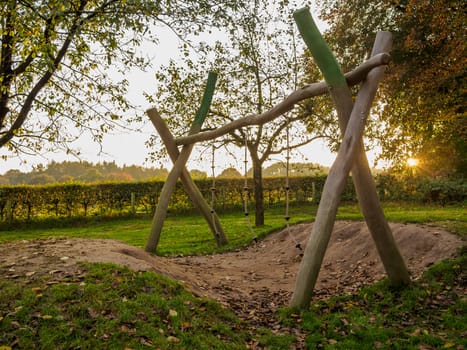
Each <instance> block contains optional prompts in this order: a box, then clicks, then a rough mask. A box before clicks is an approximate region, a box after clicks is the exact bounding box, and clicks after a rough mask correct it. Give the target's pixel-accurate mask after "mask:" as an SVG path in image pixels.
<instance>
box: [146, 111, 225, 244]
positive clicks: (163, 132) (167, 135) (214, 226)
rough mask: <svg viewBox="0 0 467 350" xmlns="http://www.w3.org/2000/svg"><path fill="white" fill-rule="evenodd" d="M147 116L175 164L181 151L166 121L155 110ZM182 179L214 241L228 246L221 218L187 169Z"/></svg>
mask: <svg viewBox="0 0 467 350" xmlns="http://www.w3.org/2000/svg"><path fill="white" fill-rule="evenodd" d="M147 114H148V116H149V119H151V122H152V124H153V125H154V127H155V128H156V130H157V132H158V133H159V136H160V137H161V139H162V142H164V145H165V147H166V149H167V153H168V154H169V157H170V159H172V161H173V162H174V163H175V161H176V160H177V158H178V157H179V155H180V151H179V150H178V148H177V146H176V145H175V142H174V137H173V135H172V133H171V132H170V130H169V128H168V127H167V125H166V124H165V122H164V120H163V119H162V118H161V116H160V115H159V113H158V111H157V110H156V109H155V108H151V109H149V110H148V111H147ZM180 179H181V181H182V184H183V186H184V188H185V190H186V191H187V193H188V196H190V198H191V201H192V202H193V204H194V205H195V206H196V207H197V208H198V209H199V211H200V212H201V214H202V215H203V216H204V218H205V219H206V221H207V223H208V225H209V228H210V229H211V232H212V233H213V235H214V239H215V240H216V243H217V245H218V246H222V245H225V244H227V243H228V242H227V237H226V236H225V233H224V231H223V229H222V226H221V223H220V221H219V217H218V216H217V214H216V213H211V208H210V206H209V204H208V203H207V202H206V200H205V199H204V197H203V195H202V194H201V192H200V190H199V189H198V186H196V184H195V183H194V181H193V180H192V179H191V177H190V174H189V172H188V170H187V169H186V168H185V167H183V169H182V174H181V176H180Z"/></svg>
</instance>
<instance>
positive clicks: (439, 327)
mask: <svg viewBox="0 0 467 350" xmlns="http://www.w3.org/2000/svg"><path fill="white" fill-rule="evenodd" d="M315 212H316V207H310V206H307V207H292V208H291V216H292V223H297V222H303V221H312V220H313V219H314V214H315ZM385 213H386V215H387V217H388V219H389V220H390V221H398V222H416V223H429V224H433V225H444V226H446V227H448V228H449V229H451V230H454V231H456V232H457V233H458V234H459V235H461V236H464V237H465V235H466V233H467V228H466V226H467V217H466V213H465V211H464V209H463V207H462V206H446V207H441V206H420V205H412V204H407V203H389V204H386V205H385ZM338 218H339V219H346V220H360V219H361V214H360V213H359V211H358V208H357V206H356V205H353V204H345V205H343V206H341V207H340V209H339V213H338ZM221 221H222V224H223V226H224V228H225V231H226V233H227V236H228V238H229V240H230V244H229V246H228V247H227V248H223V249H234V248H237V247H240V246H243V245H246V244H249V243H250V242H251V239H252V235H251V234H250V232H249V228H248V224H247V221H246V219H245V217H244V216H243V215H241V213H239V214H234V213H230V214H225V215H222V216H221ZM266 222H267V225H265V226H264V227H261V228H254V235H256V236H258V237H262V236H264V235H266V234H267V233H269V232H271V231H274V230H277V229H280V228H281V227H283V226H284V219H283V209H282V208H272V209H269V210H268V211H267V212H266ZM149 227H150V220H148V219H145V220H143V219H125V220H123V219H119V220H115V221H107V222H99V223H97V224H95V225H89V224H86V223H85V224H83V225H81V226H76V227H70V228H55V229H47V228H43V229H41V228H36V229H18V230H13V231H0V241H10V240H17V239H34V238H41V237H42V238H44V237H85V238H113V239H119V240H122V241H125V242H127V243H129V244H133V245H136V246H144V244H145V241H146V238H147V235H148V232H149ZM221 250H222V249H219V248H217V247H216V246H215V244H214V241H213V239H212V237H211V234H210V232H209V230H208V227H207V225H206V223H205V222H204V221H203V219H202V218H200V217H199V216H197V215H186V216H177V217H175V216H169V217H168V219H167V221H166V223H165V225H164V230H163V233H162V237H161V242H160V247H159V253H160V254H201V253H213V252H216V251H221ZM466 267H467V249H465V248H464V249H463V251H462V253H461V256H460V257H459V258H457V259H454V260H450V261H445V262H442V263H439V264H437V265H435V266H433V267H431V268H430V269H429V270H428V272H427V273H426V274H425V275H424V277H423V278H422V279H421V280H419V281H417V282H415V283H413V284H412V285H411V286H410V287H408V288H405V289H394V288H391V287H390V286H389V285H388V283H387V281H383V282H380V283H377V284H375V285H373V286H370V287H366V288H363V289H362V290H361V291H360V292H359V293H358V294H356V295H352V296H335V297H333V298H332V299H330V300H328V301H317V302H314V303H313V305H312V306H311V309H310V310H309V311H305V312H298V311H297V310H290V309H284V310H281V312H280V314H279V317H280V318H281V322H282V324H283V325H284V326H290V325H292V326H293V325H297V324H298V325H300V326H301V327H302V329H303V330H302V332H304V333H305V337H306V343H307V345H308V347H309V348H310V349H320V348H322V349H378V348H379V349H465V348H466V347H467V342H466V340H465V339H466V338H467V337H466V335H467V326H466V325H467V317H466V315H467V301H466V299H465V290H466V287H467V286H466V270H465V269H466ZM83 271H84V272H83V273H82V274H80V275H79V276H69V277H65V278H64V279H63V278H62V279H60V280H54V278H55V277H54V276H53V275H45V276H36V275H35V276H34V277H33V278H29V279H27V278H23V277H19V278H16V279H15V280H11V279H6V278H3V277H1V276H0V291H1V292H0V349H2V350H3V349H9V348H10V347H11V348H19V349H30V348H31V349H33V348H39V349H56V348H57V346H59V347H60V348H63V349H68V348H78V347H79V348H82V349H125V348H128V349H146V348H147V349H150V348H152V349H153V348H160V349H245V348H247V345H249V344H250V345H251V344H258V343H259V344H260V346H263V347H266V348H268V349H287V348H290V346H291V344H293V343H294V335H293V334H286V335H278V334H275V333H274V332H273V331H272V330H269V329H265V328H259V329H256V328H254V327H251V326H249V325H248V324H247V323H246V321H242V320H239V319H238V318H237V317H236V316H235V315H234V314H233V313H232V312H231V311H230V310H228V309H225V308H223V307H222V306H220V305H219V304H217V303H215V302H212V301H210V300H206V299H200V298H196V297H194V296H193V295H191V294H190V293H188V292H187V291H186V290H185V289H184V288H183V286H182V285H181V284H179V283H177V282H174V281H171V280H169V279H167V278H165V277H161V276H158V275H156V274H155V273H152V272H133V271H130V270H129V269H127V268H123V267H119V266H115V265H111V264H84V265H83ZM2 347H3V348H2Z"/></svg>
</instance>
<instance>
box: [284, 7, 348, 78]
mask: <svg viewBox="0 0 467 350" xmlns="http://www.w3.org/2000/svg"><path fill="white" fill-rule="evenodd" d="M293 17H294V20H295V23H296V24H297V27H298V30H299V32H300V35H301V36H302V38H303V41H304V42H305V44H306V46H307V47H308V50H310V53H311V54H312V56H313V58H314V59H315V62H316V64H317V65H318V67H319V69H320V70H321V72H322V73H323V76H324V79H325V80H326V82H327V83H328V85H330V86H333V87H340V86H346V85H347V82H346V80H345V77H344V73H343V72H342V70H341V68H340V65H339V63H338V62H337V60H336V58H335V56H334V54H333V53H332V51H331V49H330V48H329V46H328V44H327V43H326V41H325V40H324V38H323V36H322V35H321V33H320V31H319V29H318V26H317V25H316V23H315V21H314V20H313V16H312V15H311V13H310V9H309V8H308V7H303V8H301V9H298V10H296V11H295V12H294V14H293Z"/></svg>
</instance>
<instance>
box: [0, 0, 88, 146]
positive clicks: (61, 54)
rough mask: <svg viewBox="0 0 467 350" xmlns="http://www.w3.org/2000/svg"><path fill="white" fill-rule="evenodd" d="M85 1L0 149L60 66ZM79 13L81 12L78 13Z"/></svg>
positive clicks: (0, 140)
mask: <svg viewBox="0 0 467 350" xmlns="http://www.w3.org/2000/svg"><path fill="white" fill-rule="evenodd" d="M86 3H87V2H86V1H82V2H81V4H80V8H79V11H78V12H77V16H76V17H75V19H74V22H73V25H72V26H71V28H70V31H69V33H68V35H67V37H66V39H65V41H64V42H63V44H62V47H61V48H60V50H59V51H58V53H57V56H56V57H55V59H54V60H53V62H52V64H51V66H50V67H49V69H48V70H47V71H46V72H45V73H44V75H43V76H42V77H41V78H40V79H39V81H38V82H37V83H36V85H35V86H34V87H33V88H32V89H31V92H30V93H29V95H28V97H27V98H26V100H25V101H24V104H23V106H22V108H21V110H20V112H19V113H18V116H17V117H16V120H15V121H14V122H13V124H12V125H11V127H10V128H9V130H8V131H7V132H5V133H4V134H3V136H2V137H0V147H2V146H3V145H5V144H6V143H7V142H8V141H10V140H11V139H12V137H13V136H14V134H15V132H16V131H17V130H18V129H20V128H21V126H22V125H23V123H24V121H25V120H26V118H27V116H28V114H29V111H30V110H31V107H32V104H33V103H34V101H35V99H36V97H37V95H38V94H39V92H40V91H41V90H42V88H43V87H44V86H45V85H46V84H47V83H48V82H49V80H50V78H51V77H52V76H53V74H54V73H55V71H56V70H57V68H58V66H59V65H60V62H61V61H62V59H63V57H65V54H66V52H67V50H68V48H69V47H70V44H71V42H72V40H73V38H74V36H75V34H76V32H77V30H78V28H79V27H80V25H82V23H83V19H82V18H81V14H80V13H81V12H82V11H83V9H84V7H85V6H86ZM80 11H81V12H80ZM48 29H49V28H46V32H47V31H48Z"/></svg>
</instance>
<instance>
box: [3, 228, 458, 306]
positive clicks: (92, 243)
mask: <svg viewBox="0 0 467 350" xmlns="http://www.w3.org/2000/svg"><path fill="white" fill-rule="evenodd" d="M391 229H392V231H393V233H394V237H395V239H396V242H397V244H398V246H399V249H400V251H401V253H402V255H403V257H404V259H405V261H406V263H407V266H408V268H409V270H410V273H411V275H412V277H413V278H418V277H420V275H421V274H422V273H423V271H425V270H426V268H427V267H428V266H429V265H431V264H433V263H434V262H437V261H439V260H442V259H446V258H450V257H453V256H454V255H455V254H456V252H457V250H458V248H459V247H461V246H462V245H463V244H464V242H463V241H462V240H461V239H460V238H458V237H457V236H455V235H452V234H450V233H448V232H446V231H444V230H442V229H440V228H437V227H432V226H422V225H413V224H394V223H393V224H391ZM311 230H312V224H299V225H294V226H291V227H290V229H289V230H282V231H279V232H276V233H272V234H270V235H269V236H268V237H267V238H265V239H264V240H262V241H260V242H258V243H257V244H254V245H252V246H250V247H248V248H247V249H244V250H238V251H234V252H229V253H224V254H215V255H209V256H192V257H176V258H166V257H158V256H153V255H151V254H148V253H146V252H145V251H144V250H142V249H140V248H136V247H133V246H129V245H127V244H125V243H122V242H120V241H116V240H104V239H81V238H76V239H45V240H32V241H17V242H11V243H4V244H0V273H1V275H2V276H3V277H6V278H16V277H18V276H21V275H27V276H30V277H31V278H33V277H34V276H40V275H41V274H50V275H55V276H56V277H57V278H58V277H60V276H67V275H73V274H74V273H77V271H78V270H79V265H78V264H77V263H78V262H81V261H89V262H110V263H115V264H119V265H124V266H128V267H129V268H131V269H133V270H138V271H156V272H158V273H161V274H164V275H167V276H169V277H172V278H175V279H177V280H180V281H183V282H184V283H185V284H186V286H187V288H188V289H190V290H192V291H193V292H194V293H195V294H197V295H201V296H207V297H210V298H214V299H217V300H219V301H220V302H222V303H224V304H227V305H228V306H229V307H232V308H234V309H235V308H236V307H239V306H238V305H240V304H241V305H245V301H247V302H248V303H249V305H250V307H257V308H267V309H268V310H273V309H275V308H277V307H279V306H282V305H284V304H286V303H287V301H288V299H289V298H290V295H291V292H292V290H293V288H294V284H295V275H296V273H297V271H298V267H299V264H300V259H301V256H300V253H301V251H300V250H299V249H297V248H296V247H295V242H301V243H302V245H303V246H305V244H306V241H307V238H308V237H309V235H310V233H311ZM384 276H385V273H384V269H383V266H382V264H381V262H380V260H379V257H378V254H377V252H376V249H375V246H374V243H373V241H372V239H371V237H370V234H369V232H368V229H367V227H366V224H365V223H364V222H354V221H338V222H336V224H335V227H334V231H333V234H332V237H331V241H330V243H329V246H328V250H327V252H326V255H325V258H324V262H323V265H322V269H321V272H320V275H319V279H318V283H317V286H316V290H315V297H317V298H320V297H327V296H329V295H332V294H339V293H352V292H354V291H356V290H357V289H358V288H360V287H361V286H363V285H366V284H371V283H373V282H375V281H378V280H380V279H382V278H384ZM236 303H238V305H237V306H236ZM252 305H253V306H252ZM242 307H243V306H242ZM240 311H241V310H240Z"/></svg>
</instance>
